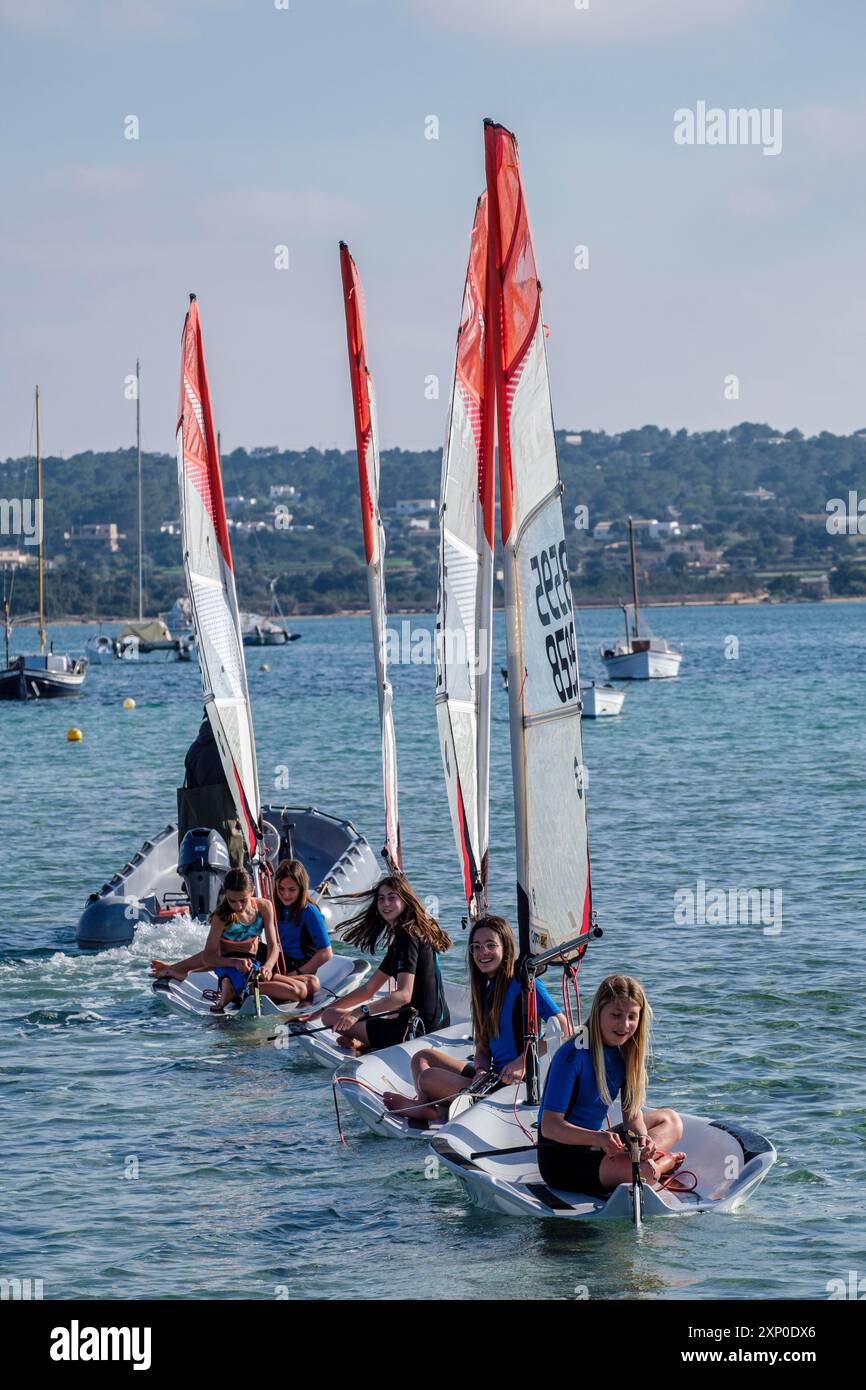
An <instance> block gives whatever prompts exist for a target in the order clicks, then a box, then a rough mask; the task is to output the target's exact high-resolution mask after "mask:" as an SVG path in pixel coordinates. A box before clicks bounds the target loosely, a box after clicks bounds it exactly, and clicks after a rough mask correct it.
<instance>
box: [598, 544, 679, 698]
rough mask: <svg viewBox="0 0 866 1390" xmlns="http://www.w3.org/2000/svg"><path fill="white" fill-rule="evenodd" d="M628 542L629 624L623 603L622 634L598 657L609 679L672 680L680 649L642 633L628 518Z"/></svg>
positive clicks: (633, 549) (676, 673) (661, 638)
mask: <svg viewBox="0 0 866 1390" xmlns="http://www.w3.org/2000/svg"><path fill="white" fill-rule="evenodd" d="M628 545H629V556H630V560H631V589H632V602H631V627H629V607H628V605H625V604H624V605H623V613H624V614H625V638H624V639H622V638H621V639H620V640H619V641H618V642H614V643H613V644H612V645H611V646H608V647H602V648H601V659H602V661H603V662H604V664H605V666H606V667H607V674H608V675H609V676H610V677H611V679H612V680H619V681H646V680H671V679H673V678H674V677H676V676H678V675H679V673H680V663H681V662H682V659H683V654H682V652H681V651H676V650H675V649H674V648H673V647H670V646H668V643H667V642H666V641H665V639H664V637H653V636H651V635H650V636H647V637H641V635H640V608H639V606H638V596H637V561H636V558H635V545H634V522H633V520H632V518H631V517H629V519H628Z"/></svg>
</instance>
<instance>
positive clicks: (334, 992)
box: [153, 956, 373, 1023]
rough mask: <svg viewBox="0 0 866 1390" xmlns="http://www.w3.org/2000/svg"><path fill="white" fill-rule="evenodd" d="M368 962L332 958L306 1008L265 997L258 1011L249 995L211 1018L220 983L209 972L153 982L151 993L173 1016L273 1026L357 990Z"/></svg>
mask: <svg viewBox="0 0 866 1390" xmlns="http://www.w3.org/2000/svg"><path fill="white" fill-rule="evenodd" d="M372 968H373V967H372V966H371V965H370V962H369V961H366V960H362V959H360V958H359V957H356V956H333V957H332V958H331V960H329V961H327V962H326V964H325V965H323V966H322V967H321V969H320V970H318V971H317V972H316V973H317V975H318V979H319V983H320V984H321V986H322V988H321V990H320V991H319V993H318V994H316V995H314V996H313V998H312V999H311V1000H308V1001H307V1002H306V1003H305V1004H300V1005H299V1004H278V1003H277V1002H276V1000H274V999H269V998H268V997H267V995H266V994H260V996H259V1005H258V1011H257V1009H256V1001H255V998H254V996H253V995H252V994H250V995H248V996H247V998H246V999H244V1000H243V1002H242V1003H240V1004H228V1005H226V1008H225V1009H224V1011H223V1012H222V1013H221V1014H213V1013H212V1011H211V1006H212V1005H213V1004H214V1003H215V1002H216V1000H217V999H218V997H219V980H218V979H217V977H216V975H215V973H214V972H213V971H212V970H202V971H194V972H193V973H192V974H190V975H187V977H186V979H185V980H155V981H154V983H153V992H154V994H155V995H156V997H157V998H158V999H161V1000H162V1002H163V1003H164V1004H165V1005H166V1006H167V1007H168V1008H169V1009H172V1010H173V1011H174V1012H175V1013H180V1014H196V1015H198V1017H200V1018H243V1019H248V1020H249V1019H252V1020H254V1021H255V1020H257V1019H264V1020H266V1021H267V1022H268V1023H273V1022H274V1021H275V1019H277V1018H283V1019H286V1020H290V1019H292V1018H296V1017H297V1015H298V1014H300V1013H305V1012H306V1013H308V1012H309V1011H310V1009H323V1008H325V1006H326V1005H327V1004H329V1003H330V1002H331V1001H332V1000H334V999H339V997H340V996H341V995H342V994H348V993H349V991H350V990H353V989H356V988H357V987H358V985H359V984H360V983H361V981H362V980H364V979H366V977H367V975H369V973H370V971H371V970H372Z"/></svg>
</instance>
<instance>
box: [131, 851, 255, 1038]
mask: <svg viewBox="0 0 866 1390" xmlns="http://www.w3.org/2000/svg"><path fill="white" fill-rule="evenodd" d="M254 888H255V885H254V883H253V880H252V879H251V878H250V875H249V874H248V873H247V871H246V869H229V871H228V873H227V874H226V876H225V879H224V881H223V890H222V894H221V896H220V899H219V902H218V903H217V905H216V907H215V908H214V910H213V912H212V913H211V917H210V931H209V932H208V938H207V941H206V942H205V946H204V950H202V951H198V952H196V954H195V955H194V956H188V957H187V958H186V960H179V961H176V962H175V963H174V964H173V965H172V964H169V963H167V962H166V961H161V960H154V961H152V962H151V970H152V973H153V974H154V975H157V976H159V977H160V978H166V977H167V978H169V979H173V980H184V979H186V976H187V975H188V974H189V973H190V971H193V970H215V971H216V975H217V979H218V980H219V998H218V1000H217V1002H216V1003H215V1004H214V1005H213V1006H212V1008H211V1013H214V1014H221V1013H222V1012H223V1011H224V1009H225V1007H226V1004H230V1003H232V1002H233V1001H238V1000H240V999H241V998H242V997H243V995H244V992H245V990H246V987H247V984H248V982H249V975H250V971H251V970H252V968H253V964H254V962H255V961H256V957H257V952H258V949H259V944H260V942H261V938H262V936H263V935H264V937H265V941H266V944H267V949H268V952H269V957H268V959H270V953H272V954H273V957H274V959H276V956H277V951H278V949H279V948H278V944H277V931H276V926H275V924H274V909H273V906H272V904H271V903H270V902H268V900H267V898H257V897H256V896H255V894H254V891H253V890H254ZM272 974H273V966H272V965H268V964H267V963H266V964H265V965H264V966H263V967H262V969H261V973H260V978H261V979H262V980H263V981H267V980H269V979H270V978H271V975H272Z"/></svg>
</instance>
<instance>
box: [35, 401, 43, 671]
mask: <svg viewBox="0 0 866 1390" xmlns="http://www.w3.org/2000/svg"><path fill="white" fill-rule="evenodd" d="M36 497H37V501H38V506H39V655H40V656H44V655H45V551H44V546H43V541H42V535H43V531H44V529H45V528H44V526H43V524H42V515H43V506H42V440H41V436H40V433H39V387H38V386H37V387H36Z"/></svg>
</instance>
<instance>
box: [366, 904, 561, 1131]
mask: <svg viewBox="0 0 866 1390" xmlns="http://www.w3.org/2000/svg"><path fill="white" fill-rule="evenodd" d="M514 967H515V956H514V937H513V936H512V934H511V928H510V927H509V925H508V923H507V922H506V921H505V918H504V917H496V916H494V915H493V914H492V913H490V914H487V915H486V916H484V917H479V918H478V920H477V921H476V922H475V923H474V924H473V926H472V930H471V931H470V933H469V987H470V992H471V996H472V1036H473V1038H474V1039H475V1056H474V1057H473V1059H472V1061H471V1062H470V1063H468V1065H464V1064H463V1061H462V1060H458V1059H457V1058H455V1057H449V1055H448V1053H447V1052H443V1051H442V1050H441V1049H439V1048H435V1049H434V1048H424V1049H423V1050H422V1051H420V1052H416V1053H414V1054H413V1056H412V1079H413V1081H414V1083H415V1091H416V1097H415V1098H414V1099H413V1098H411V1097H409V1098H407V1097H406V1096H401V1095H397V1094H396V1092H393V1091H386V1092H385V1094H384V1095H383V1097H382V1100H383V1103H384V1105H385V1107H386V1109H388V1110H393V1111H396V1112H401V1111H405V1112H406V1113H407V1114H408V1115H410V1116H411V1117H412V1118H413V1119H416V1120H440V1119H443V1118H444V1107H443V1106H441V1105H439V1104H438V1103H437V1102H440V1101H443V1100H445V1099H452V1098H453V1097H454V1095H455V1093H456V1092H457V1091H465V1090H467V1089H468V1088H469V1087H470V1086H471V1085H472V1083H473V1081H474V1080H475V1078H476V1077H479V1076H483V1075H485V1074H486V1073H489V1072H494V1073H495V1074H496V1075H497V1076H498V1078H499V1082H500V1084H501V1085H503V1086H511V1085H513V1084H514V1083H515V1082H519V1081H522V1080H523V1078H524V1076H525V1074H526V1056H525V1046H526V1043H525V1038H524V1028H523V991H522V989H521V987H520V981H519V980H518V979H517V977H516V975H515V973H514ZM535 989H536V997H537V999H538V1014H539V1017H540V1018H541V1019H543V1020H544V1021H545V1022H546V1021H547V1020H548V1019H549V1018H558V1019H559V1022H560V1026H561V1027H562V1028H563V1029H564V1028H565V1017H564V1015H563V1014H561V1013H559V1012H558V1010H557V1007H556V1005H555V1003H554V1002H553V1000H552V999H551V997H550V995H549V994H548V992H547V990H546V989H545V988H544V985H543V984H541V982H540V981H537V982H536V986H535ZM542 1046H543V1044H542ZM425 1101H428V1102H430V1104H428V1105H425V1104H424V1102H425ZM419 1102H420V1104H419Z"/></svg>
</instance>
